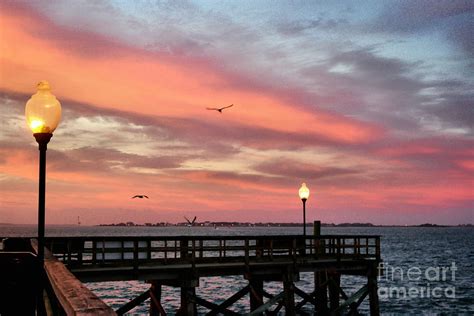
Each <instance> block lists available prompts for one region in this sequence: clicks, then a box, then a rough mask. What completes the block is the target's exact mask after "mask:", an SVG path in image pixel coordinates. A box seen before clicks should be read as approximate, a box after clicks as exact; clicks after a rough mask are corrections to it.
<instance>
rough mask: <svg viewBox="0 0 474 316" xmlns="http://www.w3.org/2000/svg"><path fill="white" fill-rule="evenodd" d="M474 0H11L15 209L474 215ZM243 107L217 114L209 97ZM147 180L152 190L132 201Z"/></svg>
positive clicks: (2, 51) (5, 107) (7, 132)
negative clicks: (30, 122)
mask: <svg viewBox="0 0 474 316" xmlns="http://www.w3.org/2000/svg"><path fill="white" fill-rule="evenodd" d="M473 34H474V2H473V1H455V0H449V1H379V0H376V1H321V2H319V1H189V2H188V1H171V2H165V1H39V0H37V1H35V0H33V1H8V0H7V1H1V2H0V119H1V122H2V123H1V124H0V223H2V222H7V223H35V222H36V221H37V194H38V193H37V192H38V150H37V144H36V142H35V140H34V138H33V136H32V134H31V131H30V130H29V128H28V127H27V125H26V121H25V116H24V109H25V103H26V101H27V100H28V99H29V98H30V96H31V95H32V94H34V93H35V92H36V84H37V82H39V81H40V80H47V81H49V83H50V84H51V86H52V90H53V93H54V94H55V95H56V96H57V98H58V99H59V100H60V102H61V104H62V111H63V115H62V120H61V123H60V125H59V127H58V128H57V130H56V131H55V133H54V137H53V138H52V140H51V142H50V144H49V146H48V156H47V187H46V192H47V198H46V209H47V214H46V223H47V224H74V223H75V222H76V221H77V217H78V216H80V218H81V221H82V223H83V224H86V225H93V224H98V223H118V222H125V221H134V222H136V223H144V222H152V223H156V222H162V221H165V222H166V221H169V222H181V221H184V219H183V216H187V217H192V216H197V217H198V221H250V222H268V221H271V222H301V221H302V211H301V209H302V205H301V201H300V200H299V198H298V189H299V186H300V185H301V183H302V182H306V183H307V185H308V187H309V188H310V190H311V195H310V197H309V200H308V202H307V221H308V222H312V221H313V220H321V221H322V222H328V223H330V222H334V223H341V222H372V223H375V224H402V225H403V224H421V223H426V222H431V223H437V224H466V223H473V222H474V215H473V213H474V211H473V209H474V190H473V188H474V141H473V140H474V138H473V131H474V104H473V103H474V101H473V100H474V59H473V57H474V38H473ZM229 104H234V106H233V107H232V108H229V109H226V110H224V111H223V113H222V114H220V113H218V112H216V111H208V110H206V107H218V106H226V105H229ZM135 194H146V195H148V196H149V197H150V198H149V199H131V197H132V196H133V195H135Z"/></svg>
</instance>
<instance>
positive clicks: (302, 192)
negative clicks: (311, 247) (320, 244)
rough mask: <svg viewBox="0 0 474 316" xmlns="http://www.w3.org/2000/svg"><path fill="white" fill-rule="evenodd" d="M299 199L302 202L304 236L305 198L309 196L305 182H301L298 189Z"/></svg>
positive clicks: (304, 233) (304, 234)
mask: <svg viewBox="0 0 474 316" xmlns="http://www.w3.org/2000/svg"><path fill="white" fill-rule="evenodd" d="M298 193H299V195H300V199H301V201H302V202H303V236H305V237H306V200H307V199H308V198H309V189H308V187H307V186H306V183H303V184H301V188H300V190H299V191H298Z"/></svg>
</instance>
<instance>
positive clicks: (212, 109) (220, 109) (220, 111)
mask: <svg viewBox="0 0 474 316" xmlns="http://www.w3.org/2000/svg"><path fill="white" fill-rule="evenodd" d="M231 106H234V105H233V104H231V105H228V106H224V107H222V108H206V110H211V111H219V113H222V110H223V109H227V108H230V107H231Z"/></svg>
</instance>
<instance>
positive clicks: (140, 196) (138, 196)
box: [132, 195, 148, 199]
mask: <svg viewBox="0 0 474 316" xmlns="http://www.w3.org/2000/svg"><path fill="white" fill-rule="evenodd" d="M136 198H139V199H143V198H147V199H148V196H146V195H135V196H132V199H136Z"/></svg>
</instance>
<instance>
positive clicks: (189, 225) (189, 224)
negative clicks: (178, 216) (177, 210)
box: [184, 216, 197, 227]
mask: <svg viewBox="0 0 474 316" xmlns="http://www.w3.org/2000/svg"><path fill="white" fill-rule="evenodd" d="M184 218H185V219H186V220H187V221H188V224H187V225H186V226H188V227H191V226H194V223H196V219H197V216H194V219H193V220H192V221H190V220H189V219H188V218H187V217H186V216H185V217H184Z"/></svg>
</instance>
